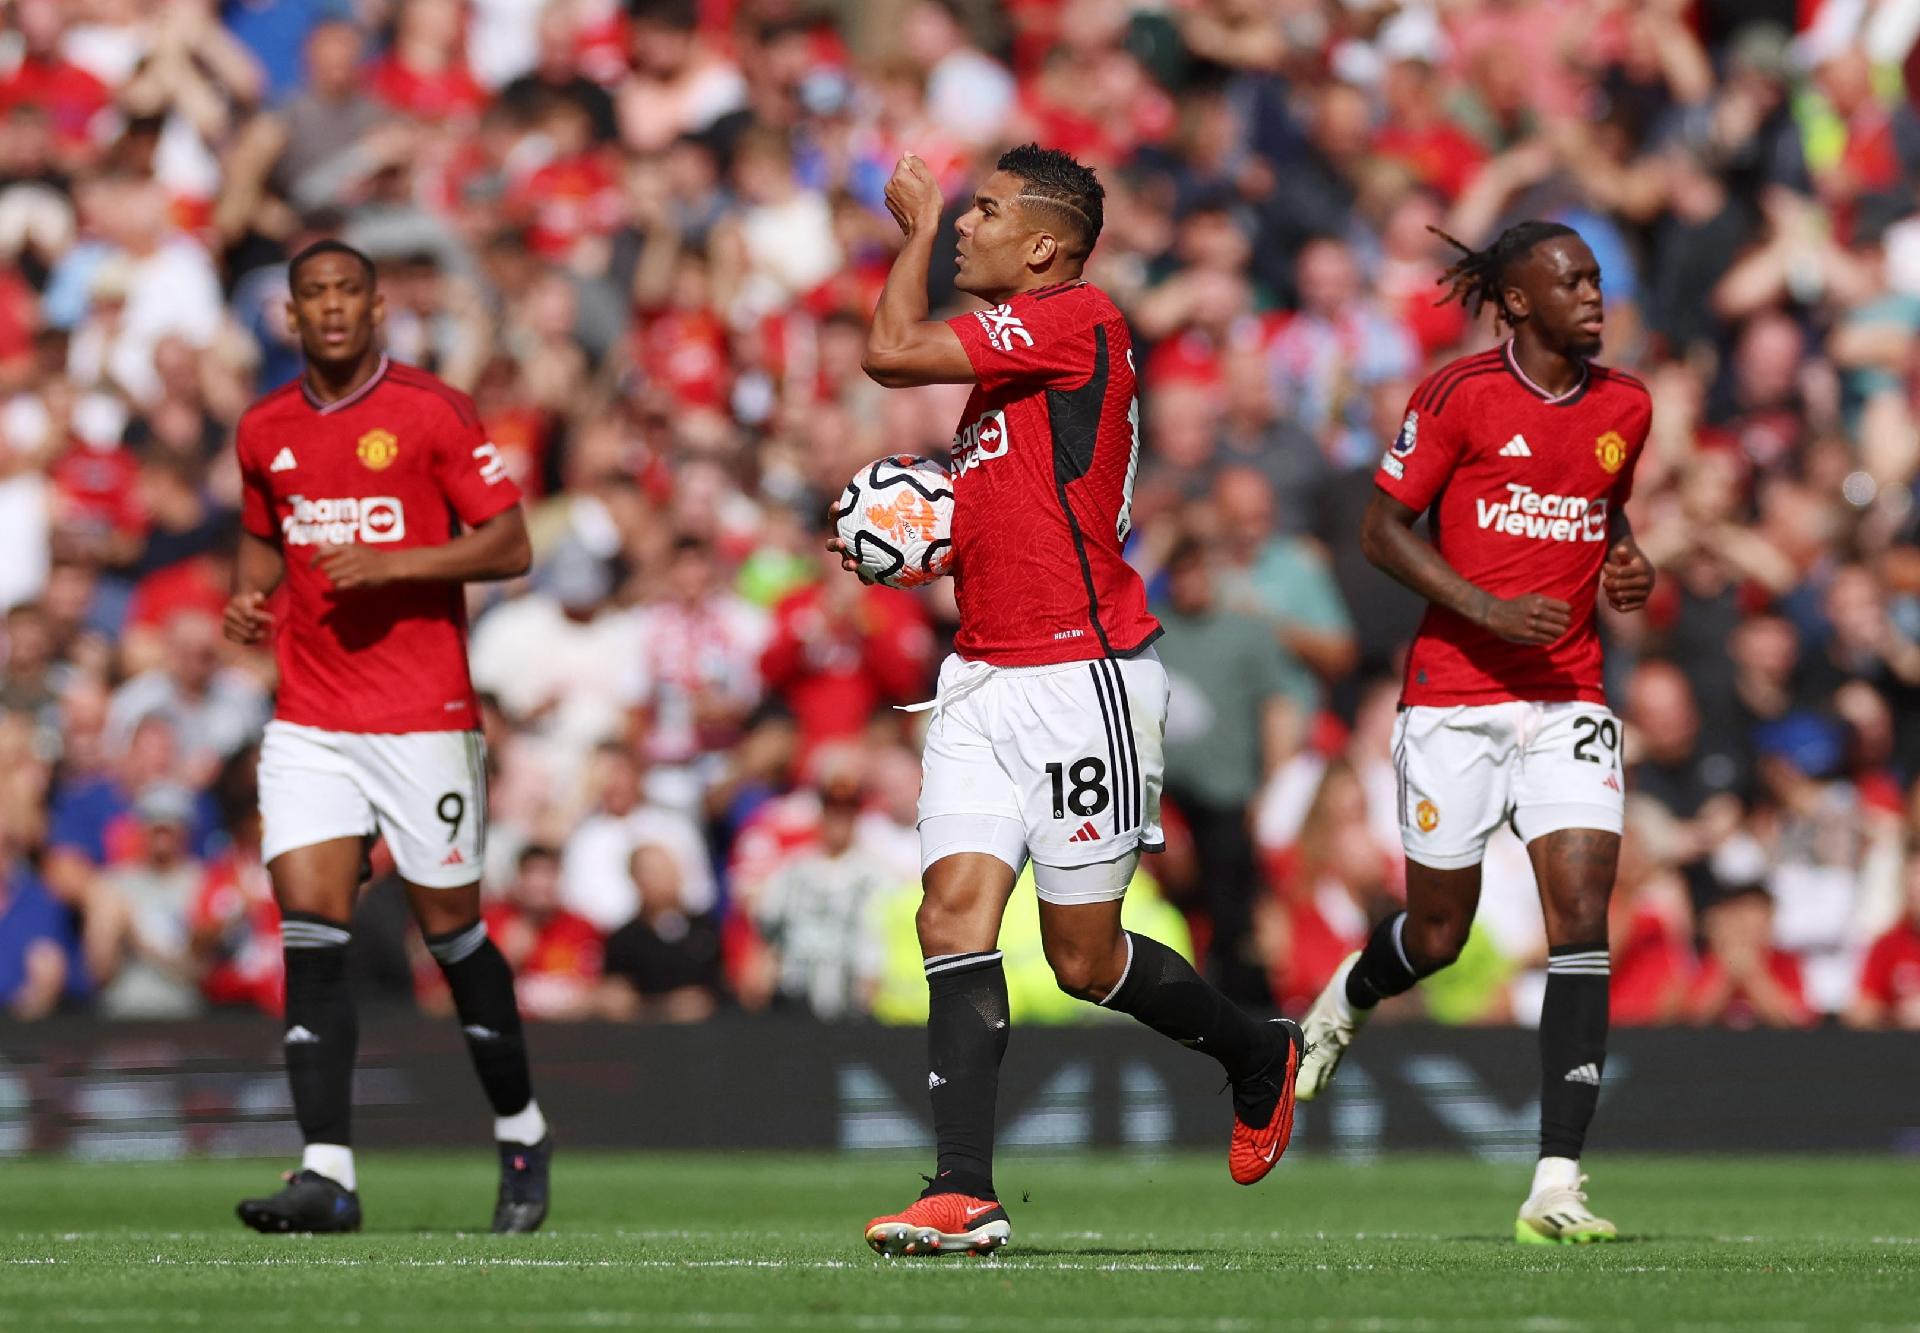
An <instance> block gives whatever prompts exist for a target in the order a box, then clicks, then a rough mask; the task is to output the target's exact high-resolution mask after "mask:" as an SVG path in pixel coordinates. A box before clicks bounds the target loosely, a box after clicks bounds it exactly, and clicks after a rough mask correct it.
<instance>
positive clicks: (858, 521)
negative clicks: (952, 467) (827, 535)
mask: <svg viewBox="0 0 1920 1333" xmlns="http://www.w3.org/2000/svg"><path fill="white" fill-rule="evenodd" d="M833 526H834V530H835V531H836V533H837V534H838V535H839V537H840V540H841V541H842V542H844V543H846V547H847V550H848V551H849V552H851V553H852V555H853V557H854V559H856V560H857V561H859V563H860V569H861V572H862V573H863V574H865V575H866V577H868V578H869V579H871V580H873V581H874V582H875V583H884V584H886V585H887V586H889V587H892V588H918V587H921V586H922V585H924V584H928V583H931V582H933V581H934V580H935V579H937V578H939V577H940V576H941V575H943V574H946V573H948V572H949V571H950V570H951V569H952V568H953V478H952V477H951V476H949V475H948V473H947V467H946V464H944V463H942V462H939V461H938V460H936V459H932V458H918V457H916V456H914V455H913V454H889V455H888V456H887V457H885V458H877V459H875V460H874V461H873V462H871V463H869V464H867V465H866V466H865V467H863V468H861V469H860V470H859V471H858V472H856V473H854V474H853V480H852V481H850V482H848V483H847V488H846V490H844V491H842V492H840V502H839V503H838V504H836V505H835V506H834V508H833Z"/></svg>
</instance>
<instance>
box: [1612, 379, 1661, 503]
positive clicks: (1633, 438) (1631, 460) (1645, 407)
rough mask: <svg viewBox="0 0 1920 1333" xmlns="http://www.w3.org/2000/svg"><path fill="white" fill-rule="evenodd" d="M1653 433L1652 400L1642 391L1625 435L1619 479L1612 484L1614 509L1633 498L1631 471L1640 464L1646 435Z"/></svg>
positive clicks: (1645, 448) (1645, 443) (1645, 446)
mask: <svg viewBox="0 0 1920 1333" xmlns="http://www.w3.org/2000/svg"><path fill="white" fill-rule="evenodd" d="M1652 433H1653V400H1652V398H1650V397H1647V396H1645V391H1644V390H1643V391H1642V394H1641V398H1640V402H1639V410H1638V411H1637V412H1635V413H1634V419H1633V425H1632V427H1631V430H1630V432H1629V434H1628V437H1627V461H1626V465H1625V466H1624V467H1622V468H1621V469H1620V479H1619V480H1618V481H1616V482H1615V483H1614V484H1613V504H1614V508H1616V509H1624V508H1625V507H1626V503H1627V501H1629V500H1631V499H1632V498H1633V473H1634V469H1635V468H1637V467H1639V466H1640V456H1641V455H1642V454H1644V453H1645V452H1646V450H1647V437H1648V436H1649V435H1651V434H1652Z"/></svg>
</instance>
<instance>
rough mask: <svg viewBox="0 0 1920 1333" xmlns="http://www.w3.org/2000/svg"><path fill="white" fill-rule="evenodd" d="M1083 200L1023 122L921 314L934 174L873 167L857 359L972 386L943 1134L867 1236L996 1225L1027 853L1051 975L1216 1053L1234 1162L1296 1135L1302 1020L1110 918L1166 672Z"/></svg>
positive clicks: (992, 1233) (963, 479) (934, 205)
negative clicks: (903, 1201) (877, 199)
mask: <svg viewBox="0 0 1920 1333" xmlns="http://www.w3.org/2000/svg"><path fill="white" fill-rule="evenodd" d="M1104 197H1105V192H1104V191H1103V190H1102V189H1101V186H1100V183H1099V181H1098V180H1096V179H1095V177H1094V174H1093V172H1092V171H1091V170H1089V169H1088V168H1086V167H1083V166H1081V165H1080V164H1079V163H1077V162H1075V161H1074V160H1073V159H1072V158H1071V157H1068V156H1067V155H1066V154H1064V153H1061V152H1057V151H1052V150H1048V149H1042V148H1038V147H1036V146H1034V145H1032V144H1029V145H1026V146H1025V147H1022V148H1016V149H1013V150H1012V151H1011V152H1008V153H1007V154H1005V155H1004V156H1002V157H1001V158H1000V160H999V163H998V169H997V170H995V171H994V173H993V174H992V175H990V176H989V177H987V179H986V180H985V181H984V182H983V183H982V184H981V185H980V188H979V190H978V192H977V193H976V194H975V195H974V199H973V205H972V207H970V208H969V209H967V211H966V212H965V213H963V214H962V215H961V217H960V219H959V222H958V224H957V229H958V233H959V243H958V246H957V254H956V257H955V262H956V267H957V269H958V276H957V277H956V279H955V282H956V285H957V286H958V287H959V288H960V290H962V291H964V292H968V293H970V294H972V295H974V296H976V297H979V298H980V299H982V300H983V301H985V302H986V303H987V305H986V307H985V308H983V309H980V310H978V311H975V312H973V313H970V314H965V315H960V316H957V317H955V318H953V319H950V320H945V321H941V320H930V319H928V318H927V269H928V265H929V264H930V263H931V262H932V260H933V247H934V239H935V236H936V234H937V233H938V232H939V230H940V216H941V206H942V201H941V197H940V189H939V187H938V186H937V185H936V184H935V183H934V180H933V176H932V173H931V172H929V171H928V169H927V166H926V164H925V163H924V162H922V161H921V160H920V159H919V158H917V157H914V156H912V155H911V154H909V155H908V156H906V157H904V158H902V159H901V161H900V164H899V166H898V167H896V168H895V170H894V174H893V179H892V180H891V181H890V182H889V183H888V186H887V206H888V208H889V209H890V210H891V211H892V213H893V216H894V220H895V221H897V222H898V223H899V224H900V229H901V230H902V231H903V232H904V233H905V234H906V244H905V246H904V247H903V248H902V250H901V252H900V255H899V257H898V258H897V259H895V261H894V264H893V269H892V272H891V273H889V274H888V276H887V282H886V286H885V288H884V289H883V291H882V293H881V296H880V304H879V308H878V310H876V311H875V313H874V318H873V326H872V329H871V330H870V332H869V333H868V337H867V353H866V369H867V373H868V374H869V375H871V376H872V377H873V378H874V379H876V380H878V381H879V382H880V383H882V384H885V385H889V386H902V385H912V384H971V385H973V386H974V388H973V395H972V397H971V398H970V399H969V400H968V402H967V407H966V411H965V413H964V415H963V416H962V417H961V422H960V428H959V430H958V431H957V432H956V434H955V435H954V441H953V456H952V468H953V478H954V481H953V490H954V513H953V549H954V571H953V577H954V583H955V588H954V592H955V595H956V597H957V598H958V600H959V604H960V630H959V633H958V635H957V636H956V637H955V640H954V649H955V651H954V654H953V655H952V656H951V657H949V658H948V659H947V661H946V663H945V665H944V666H943V667H942V669H941V671H940V684H939V690H938V698H937V701H936V703H935V705H934V713H933V722H932V725H931V726H930V728H929V729H928V732H927V741H926V755H925V759H924V766H923V779H922V783H921V794H920V820H919V823H920V858H921V867H922V880H923V887H924V891H925V897H924V900H923V901H922V903H921V906H920V911H919V915H918V918H917V924H918V928H919V935H920V947H921V951H922V953H923V955H924V956H925V958H926V972H927V988H928V992H929V1005H928V1017H927V1047H928V1054H929V1066H928V1071H927V1087H928V1090H929V1093H930V1095H931V1097H932V1100H933V1120H934V1134H935V1138H936V1139H937V1140H938V1151H939V1159H938V1165H937V1166H936V1168H935V1174H934V1176H933V1177H932V1179H931V1182H930V1183H929V1185H928V1187H927V1190H926V1192H925V1193H923V1194H922V1195H921V1197H920V1198H919V1199H918V1200H917V1201H915V1202H914V1204H913V1205H912V1206H910V1207H909V1208H907V1209H906V1210H905V1211H904V1212H901V1213H897V1214H892V1215H889V1216H885V1217H877V1218H875V1219H874V1220H873V1221H872V1222H870V1223H868V1225H867V1232H866V1236H867V1243H868V1244H869V1245H871V1246H872V1247H873V1248H874V1249H875V1250H876V1251H879V1252H880V1253H883V1254H939V1253H956V1252H964V1251H978V1250H990V1249H994V1248H996V1247H998V1246H1000V1245H1003V1244H1005V1243H1006V1240H1007V1238H1008V1236H1009V1234H1010V1227H1009V1224H1008V1220H1007V1215H1006V1212H1005V1211H1004V1210H1003V1209H1002V1208H1001V1207H1000V1204H999V1202H998V1200H997V1198H996V1197H995V1194H994V1186H993V1135H994V1103H995V1099H996V1094H997V1091H998V1087H999V1070H1000V1059H1001V1056H1002V1054H1003V1053H1004V1052H1005V1050H1006V1043H1007V1020H1008V1016H1007V982H1006V976H1005V974H1004V973H1003V971H1002V970H1001V964H1000V953H999V951H998V950H997V949H995V947H994V945H995V943H996V942H997V940H998V938H999V933H1000V918H1001V916H1002V915H1003V914H1004V913H1005V911H1006V906H1007V900H1008V898H1009V896H1010V895H1011V894H1012V892H1013V886H1014V881H1015V878H1016V876H1017V875H1018V874H1019V872H1020V870H1021V868H1022V867H1023V866H1024V865H1025V863H1026V861H1027V859H1028V858H1029V857H1031V858H1032V860H1033V862H1034V878H1035V882H1036V884H1037V887H1038V891H1039V897H1040V929H1041V937H1042V940H1043V942H1044V944H1045V947H1046V954H1047V961H1048V962H1049V963H1050V964H1052V967H1053V972H1054V976H1055V978H1056V979H1057V980H1058V982H1059V984H1060V986H1061V988H1062V989H1063V990H1065V991H1067V992H1068V993H1069V994H1072V995H1076V996H1079V997H1080V998H1082V999H1086V1000H1090V1001H1093V1002H1095V1003H1098V1004H1102V1005H1105V1006H1107V1007H1109V1008H1112V1009H1117V1010H1120V1011H1121V1012H1123V1013H1128V1014H1131V1015H1133V1016H1134V1017H1135V1018H1137V1019H1139V1020H1140V1021H1141V1022H1143V1023H1145V1024H1146V1025H1147V1026H1148V1027H1151V1028H1153V1029H1154V1030H1155V1031H1157V1032H1160V1033H1163V1034H1165V1035H1166V1036H1168V1037H1171V1038H1173V1039H1174V1040H1176V1041H1180V1042H1184V1043H1185V1044H1186V1045H1188V1046H1191V1047H1193V1048H1194V1049H1196V1050H1200V1051H1204V1052H1206V1053H1207V1054H1209V1055H1211V1056H1213V1057H1214V1058H1215V1059H1216V1060H1218V1061H1219V1062H1220V1063H1221V1065H1222V1066H1223V1067H1224V1068H1225V1070H1226V1072H1227V1077H1228V1080H1229V1081H1230V1082H1231V1084H1232V1086H1233V1090H1234V1097H1233V1110H1234V1124H1233V1134H1232V1141H1231V1144H1230V1148H1229V1167H1230V1170H1231V1173H1232V1175H1233V1178H1234V1179H1235V1180H1237V1181H1239V1182H1240V1183H1241V1184H1249V1185H1250V1184H1252V1183H1253V1182H1254V1181H1257V1180H1259V1179H1261V1178H1262V1177H1263V1176H1265V1175H1266V1174H1267V1172H1268V1171H1269V1170H1271V1169H1272V1167H1273V1164H1274V1162H1275V1161H1276V1160H1278V1158H1279V1156H1280V1154H1281V1153H1282V1152H1283V1151H1284V1150H1285V1149H1286V1146H1287V1139H1288V1136H1289V1135H1290V1134H1291V1132H1292V1127H1293V1076H1294V1071H1295V1068H1296V1066H1297V1063H1298V1059H1299V1052H1300V1040H1299V1029H1298V1028H1297V1027H1295V1026H1294V1025H1293V1024H1292V1023H1289V1022H1285V1021H1281V1022H1278V1023H1272V1024H1269V1023H1263V1022H1260V1021H1259V1020H1257V1019H1254V1018H1252V1017H1250V1016H1248V1015H1247V1014H1245V1013H1243V1012H1241V1011H1240V1010H1239V1009H1238V1008H1236V1007H1235V1006H1234V1005H1233V1004H1232V1003H1231V1002H1230V1001H1229V1000H1227V998H1226V997H1225V996H1223V995H1221V994H1220V992H1219V991H1217V990H1216V989H1215V988H1214V987H1213V986H1211V985H1209V984H1208V983H1207V982H1206V981H1205V980H1203V979H1202V978H1201V977H1200V976H1199V974H1198V973H1196V972H1195V971H1194V970H1193V968H1192V967H1191V966H1190V965H1189V964H1188V963H1187V961H1186V960H1185V959H1183V958H1182V957H1180V955H1179V954H1177V953H1175V952H1174V951H1173V950H1171V949H1169V948H1167V947H1166V946H1165V945H1163V944H1160V943H1159V942H1157V941H1155V940H1152V939H1149V938H1147V937H1146V936H1143V935H1136V934H1133V933H1131V932H1128V931H1126V930H1124V929H1122V927H1121V920H1120V906H1121V900H1122V898H1123V897H1124V896H1125V894H1126V891H1127V886H1128V884H1129V883H1130V882H1131V881H1132V879H1133V874H1134V870H1135V868H1136V867H1137V866H1138V865H1139V863H1140V854H1141V852H1142V851H1143V850H1148V849H1153V848H1157V847H1158V846H1159V845H1160V842H1161V834H1160V821H1159V813H1160V788H1161V779H1162V761H1161V733H1162V729H1163V726H1164V723H1165V719H1166V708H1167V675H1166V672H1165V671H1164V670H1163V669H1162V668H1161V666H1160V662H1159V659H1158V657H1157V656H1156V655H1155V653H1154V651H1153V641H1154V640H1155V639H1156V638H1158V637H1159V634H1160V626H1159V624H1158V622H1156V621H1155V620H1154V619H1153V617H1152V616H1151V615H1149V614H1148V612H1147V598H1146V590H1145V589H1144V588H1143V587H1142V585H1141V582H1140V578H1139V576H1138V575H1137V574H1135V573H1134V571H1133V570H1132V568H1131V567H1130V566H1128V564H1127V563H1126V561H1125V560H1124V559H1123V558H1122V556H1121V545H1122V543H1123V542H1124V541H1125V540H1126V536H1127V530H1128V526H1129V522H1130V513H1129V510H1130V507H1131V501H1132V494H1133V479H1134V473H1135V470H1136V469H1137V467H1138V465H1139V452H1140V438H1139V431H1138V426H1139V410H1138V407H1137V405H1136V404H1135V401H1134V377H1133V346H1132V342H1131V339H1130V338H1129V336H1128V333H1127V325H1126V321H1125V319H1124V318H1123V317H1122V316H1121V314H1120V312H1119V310H1118V309H1117V308H1116V307H1115V306H1114V304H1113V302H1112V301H1111V300H1109V299H1108V297H1107V295H1106V294H1105V293H1104V292H1102V291H1101V290H1100V289H1099V288H1097V287H1094V286H1093V285H1092V284H1090V283H1088V282H1087V281H1086V280H1085V279H1084V278H1082V277H1081V276H1080V274H1081V269H1082V267H1083V266H1084V264H1085V263H1086V259H1087V255H1088V253H1089V252H1090V251H1091V250H1092V249H1093V245H1094V242H1095V241H1096V240H1097V239H1098V237H1099V235H1100V223H1101V213H1102V200H1103V199H1104ZM829 545H830V546H831V547H832V548H833V549H836V550H838V549H840V548H839V543H838V542H837V541H835V542H831V543H829ZM842 555H843V558H844V557H845V553H844V552H842ZM843 563H845V564H846V565H847V567H848V568H850V569H851V568H854V567H855V566H854V562H853V561H852V560H851V559H843Z"/></svg>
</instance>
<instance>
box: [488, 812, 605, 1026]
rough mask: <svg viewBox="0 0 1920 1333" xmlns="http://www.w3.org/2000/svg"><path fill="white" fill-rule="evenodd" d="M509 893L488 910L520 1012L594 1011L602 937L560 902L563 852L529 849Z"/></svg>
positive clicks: (567, 1015)
mask: <svg viewBox="0 0 1920 1333" xmlns="http://www.w3.org/2000/svg"><path fill="white" fill-rule="evenodd" d="M516 864H517V873H516V874H515V876H514V879H513V883H512V884H510V885H508V887H507V891H506V894H505V896H504V897H503V898H502V899H500V900H498V901H496V902H494V903H492V904H490V905H489V906H488V908H487V911H486V921H487V933H488V934H489V935H491V936H492V937H493V939H494V942H495V943H496V944H498V945H499V947H500V952H501V953H502V954H504V955H505V956H506V960H507V961H508V962H509V963H511V964H512V965H513V975H514V989H515V992H516V993H517V994H518V996H519V998H520V1011H521V1013H523V1014H525V1015H526V1016H527V1017H528V1018H536V1019H539V1018H546V1019H576V1018H586V1017H588V1016H590V1015H591V1014H592V1013H593V1012H594V1008H595V994H596V991H597V989H598V986H599V981H600V970H601V969H600V964H601V946H602V937H601V934H600V932H599V931H597V930H595V929H594V928H593V925H592V923H591V922H588V921H586V920H585V919H583V918H581V917H577V916H575V915H574V914H573V913H571V912H569V911H567V910H566V909H565V908H563V907H561V906H560V854H559V853H558V852H557V851H555V850H554V849H553V848H551V847H547V846H544V845H542V844H539V843H535V844H533V845H531V846H528V847H524V848H522V849H521V851H520V855H519V857H518V859H517V862H516Z"/></svg>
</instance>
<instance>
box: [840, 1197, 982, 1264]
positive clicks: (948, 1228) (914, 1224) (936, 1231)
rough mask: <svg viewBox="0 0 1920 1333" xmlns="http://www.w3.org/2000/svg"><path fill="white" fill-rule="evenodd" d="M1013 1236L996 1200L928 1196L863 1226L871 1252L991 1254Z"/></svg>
mask: <svg viewBox="0 0 1920 1333" xmlns="http://www.w3.org/2000/svg"><path fill="white" fill-rule="evenodd" d="M1012 1235H1013V1224H1012V1223H1011V1222H1009V1221H1008V1220H1007V1210H1006V1209H1004V1208H1002V1207H1001V1206H1000V1202H999V1200H997V1199H976V1198H974V1197H973V1196H972V1195H970V1194H928V1195H924V1196H922V1197H921V1198H918V1199H915V1200H914V1201H913V1203H912V1205H911V1206H909V1207H908V1209H907V1210H906V1211H905V1212H903V1213H895V1214H893V1215H892V1216H891V1217H876V1218H874V1219H873V1221H871V1222H869V1223H867V1244H869V1245H871V1246H872V1247H873V1252H874V1253H875V1254H886V1255H894V1254H991V1253H993V1252H994V1251H995V1250H997V1249H999V1248H1000V1247H1001V1246H1002V1245H1005V1244H1006V1243H1007V1240H1008V1238H1010V1237H1011V1236H1012Z"/></svg>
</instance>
